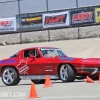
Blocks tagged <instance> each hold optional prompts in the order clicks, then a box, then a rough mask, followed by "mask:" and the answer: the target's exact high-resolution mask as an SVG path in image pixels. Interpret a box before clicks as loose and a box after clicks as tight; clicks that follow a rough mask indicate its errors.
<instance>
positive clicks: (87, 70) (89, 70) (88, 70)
mask: <svg viewBox="0 0 100 100" xmlns="http://www.w3.org/2000/svg"><path fill="white" fill-rule="evenodd" d="M94 70H95V69H84V71H85V72H93V71H94Z"/></svg>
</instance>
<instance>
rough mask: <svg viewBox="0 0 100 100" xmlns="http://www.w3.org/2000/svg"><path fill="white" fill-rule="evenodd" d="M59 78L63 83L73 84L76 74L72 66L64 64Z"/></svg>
mask: <svg viewBox="0 0 100 100" xmlns="http://www.w3.org/2000/svg"><path fill="white" fill-rule="evenodd" d="M59 77H60V79H61V80H62V81H63V82H73V81H74V80H75V78H76V74H75V71H74V70H73V69H72V67H71V66H70V65H68V64H63V65H61V66H60V68H59Z"/></svg>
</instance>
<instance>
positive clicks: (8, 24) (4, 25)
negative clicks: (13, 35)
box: [0, 17, 16, 32]
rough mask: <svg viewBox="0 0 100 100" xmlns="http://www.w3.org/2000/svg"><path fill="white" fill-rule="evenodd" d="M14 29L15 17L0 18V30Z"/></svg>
mask: <svg viewBox="0 0 100 100" xmlns="http://www.w3.org/2000/svg"><path fill="white" fill-rule="evenodd" d="M9 31H16V17H11V18H0V32H9Z"/></svg>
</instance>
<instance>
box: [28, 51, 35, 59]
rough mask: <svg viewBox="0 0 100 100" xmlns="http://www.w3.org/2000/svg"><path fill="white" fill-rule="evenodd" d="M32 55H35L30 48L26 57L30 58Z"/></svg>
mask: <svg viewBox="0 0 100 100" xmlns="http://www.w3.org/2000/svg"><path fill="white" fill-rule="evenodd" d="M31 56H34V52H33V50H30V51H29V52H28V57H26V58H30V57H31Z"/></svg>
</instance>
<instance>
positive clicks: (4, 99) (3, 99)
mask: <svg viewBox="0 0 100 100" xmlns="http://www.w3.org/2000/svg"><path fill="white" fill-rule="evenodd" d="M70 98H71V99H73V98H100V95H95V96H67V97H40V98H35V99H43V100H47V99H70ZM18 99H24V100H28V99H30V98H27V97H26V98H0V100H18ZM33 99H34V98H33Z"/></svg>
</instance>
